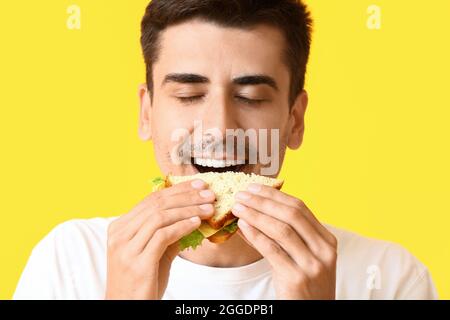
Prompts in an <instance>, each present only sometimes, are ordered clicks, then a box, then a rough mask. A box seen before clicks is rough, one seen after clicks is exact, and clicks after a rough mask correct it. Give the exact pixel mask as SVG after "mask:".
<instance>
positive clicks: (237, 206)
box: [231, 202, 245, 213]
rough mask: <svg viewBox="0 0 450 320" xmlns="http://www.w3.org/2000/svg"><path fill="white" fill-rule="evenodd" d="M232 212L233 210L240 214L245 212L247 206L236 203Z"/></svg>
mask: <svg viewBox="0 0 450 320" xmlns="http://www.w3.org/2000/svg"><path fill="white" fill-rule="evenodd" d="M231 210H232V211H233V212H236V213H240V212H243V211H245V206H244V205H242V204H240V203H238V202H236V203H235V204H234V205H233V208H232V209H231Z"/></svg>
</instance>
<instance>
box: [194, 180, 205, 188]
mask: <svg viewBox="0 0 450 320" xmlns="http://www.w3.org/2000/svg"><path fill="white" fill-rule="evenodd" d="M191 186H192V187H193V188H194V189H201V188H203V187H204V186H205V182H204V181H203V180H200V179H196V180H194V181H192V182H191Z"/></svg>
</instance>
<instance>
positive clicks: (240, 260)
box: [178, 232, 262, 268]
mask: <svg viewBox="0 0 450 320" xmlns="http://www.w3.org/2000/svg"><path fill="white" fill-rule="evenodd" d="M242 237H243V236H241V234H240V233H239V232H238V233H236V234H234V235H233V236H232V237H231V238H230V239H228V240H227V241H225V242H223V243H220V244H216V243H212V242H209V241H207V240H205V241H203V242H202V245H201V246H199V247H198V248H196V249H195V250H184V251H182V252H180V253H179V254H178V255H179V256H180V257H181V258H183V259H186V260H189V261H191V262H194V263H197V264H201V265H205V266H210V267H220V268H230V267H240V266H245V265H247V264H250V263H253V262H256V261H258V260H260V259H261V258H262V256H261V254H260V253H259V252H258V251H256V250H255V249H254V248H253V247H251V246H250V245H249V244H248V243H247V242H246V241H245V240H244V239H243V238H242Z"/></svg>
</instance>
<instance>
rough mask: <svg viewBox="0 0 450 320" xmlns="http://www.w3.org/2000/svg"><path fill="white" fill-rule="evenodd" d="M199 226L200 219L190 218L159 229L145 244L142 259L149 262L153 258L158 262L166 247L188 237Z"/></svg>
mask: <svg viewBox="0 0 450 320" xmlns="http://www.w3.org/2000/svg"><path fill="white" fill-rule="evenodd" d="M199 226H200V218H198V217H192V218H189V219H185V220H181V221H178V222H176V223H174V224H172V225H170V226H167V227H164V228H161V229H159V230H158V231H157V232H156V233H155V235H154V236H153V237H152V239H151V240H150V241H149V242H148V243H147V245H146V246H145V248H144V250H143V251H142V253H141V255H142V256H143V257H144V259H148V260H150V259H152V257H153V258H155V259H157V261H159V260H160V259H161V257H162V255H163V254H164V252H165V250H166V249H167V247H168V246H170V245H171V244H174V243H175V242H177V241H178V240H180V239H181V238H182V237H184V236H185V235H188V234H189V233H191V232H192V231H194V230H195V229H197V228H198V227H199Z"/></svg>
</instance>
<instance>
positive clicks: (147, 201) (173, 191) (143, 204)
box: [113, 179, 208, 233]
mask: <svg viewBox="0 0 450 320" xmlns="http://www.w3.org/2000/svg"><path fill="white" fill-rule="evenodd" d="M207 186H208V185H207V184H206V182H204V181H203V180H200V179H195V180H189V181H185V182H182V183H179V184H176V185H174V186H171V187H169V188H165V189H162V190H160V191H156V192H152V193H150V194H149V195H147V196H146V197H145V198H144V199H143V200H142V201H140V202H139V203H138V204H137V205H136V206H135V207H134V208H133V209H131V211H130V212H129V213H127V214H125V215H122V216H121V217H119V218H118V219H117V220H115V221H114V222H113V223H114V226H113V227H114V229H115V230H120V229H123V228H124V226H126V225H127V224H128V223H129V222H130V221H131V220H133V219H134V218H136V217H137V216H138V215H140V214H142V213H143V212H144V210H145V209H147V208H148V207H151V206H152V205H153V204H154V203H155V202H156V201H159V200H160V199H167V198H170V197H171V196H173V195H178V194H183V193H185V192H195V191H196V190H197V191H200V190H203V189H206V187H207ZM131 233H134V232H131Z"/></svg>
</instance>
